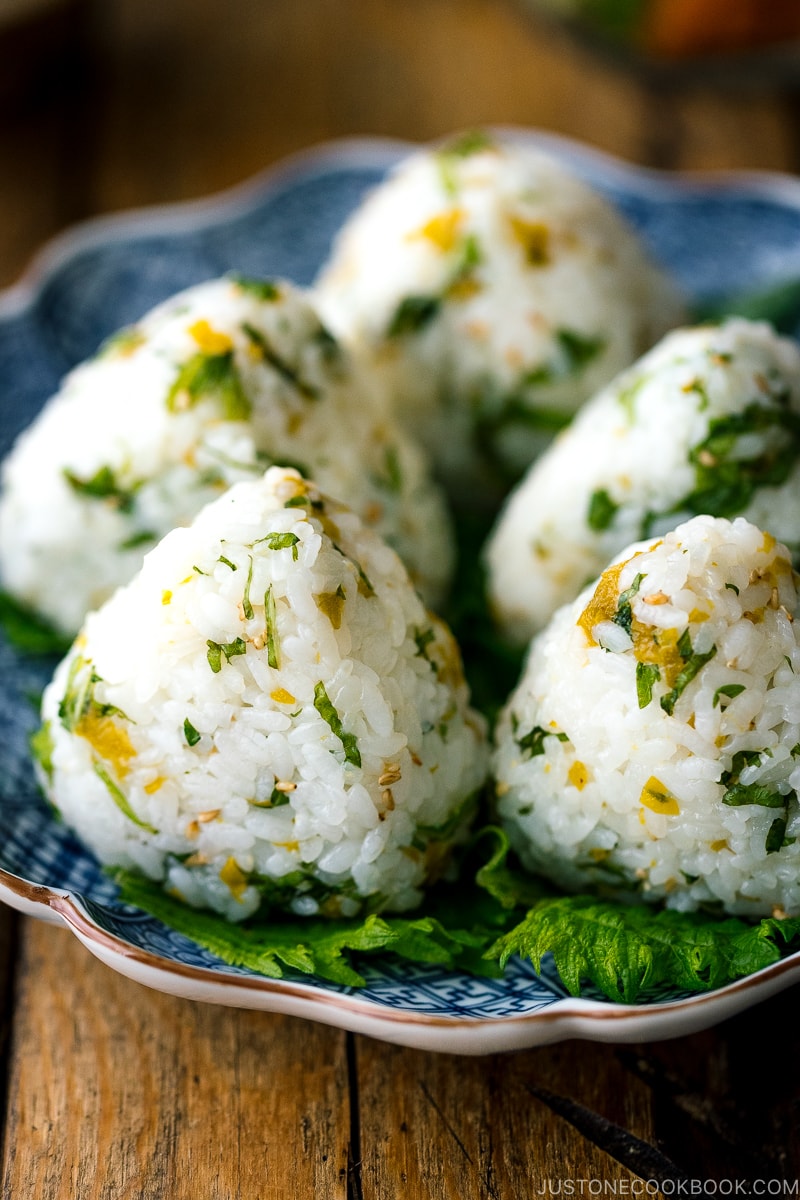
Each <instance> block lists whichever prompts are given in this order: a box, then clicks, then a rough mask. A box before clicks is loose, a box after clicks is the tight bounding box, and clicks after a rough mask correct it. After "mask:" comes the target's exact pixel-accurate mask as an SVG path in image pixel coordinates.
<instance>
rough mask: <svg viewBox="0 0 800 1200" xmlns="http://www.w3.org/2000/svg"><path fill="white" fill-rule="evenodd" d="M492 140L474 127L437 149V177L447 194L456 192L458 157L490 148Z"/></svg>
mask: <svg viewBox="0 0 800 1200" xmlns="http://www.w3.org/2000/svg"><path fill="white" fill-rule="evenodd" d="M493 148H494V142H493V141H492V139H491V138H490V136H489V135H488V134H487V133H484V132H483V130H480V129H475V130H470V131H468V132H467V133H463V134H461V135H460V136H459V137H457V138H454V139H453V141H451V142H448V143H447V144H446V145H444V146H442V148H441V149H440V150H439V152H438V154H437V156H436V158H437V162H438V166H439V178H440V180H441V184H442V187H443V188H444V191H445V193H446V194H447V195H448V196H451V197H452V196H456V195H457V194H458V178H457V176H456V165H457V163H458V161H459V160H460V159H464V158H470V157H471V155H473V154H480V153H481V151H483V150H492V149H493Z"/></svg>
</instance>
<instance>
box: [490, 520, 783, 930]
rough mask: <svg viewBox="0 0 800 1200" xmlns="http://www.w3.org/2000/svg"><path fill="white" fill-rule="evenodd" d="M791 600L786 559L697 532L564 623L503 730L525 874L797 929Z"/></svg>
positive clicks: (629, 554) (747, 541)
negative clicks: (770, 919) (775, 918)
mask: <svg viewBox="0 0 800 1200" xmlns="http://www.w3.org/2000/svg"><path fill="white" fill-rule="evenodd" d="M625 593H627V596H625ZM797 598H798V597H797V576H796V575H795V574H794V572H793V571H792V568H791V563H790V560H789V555H788V552H787V550H786V548H785V547H783V546H781V545H780V544H779V543H776V542H775V540H774V538H772V537H771V536H770V535H769V534H766V533H762V532H761V530H759V529H758V528H756V526H754V525H752V524H750V523H748V522H747V521H745V520H743V519H741V518H737V519H736V520H735V521H733V522H729V521H727V520H723V519H714V518H712V517H708V516H700V517H696V518H694V519H693V520H691V521H689V522H687V523H686V524H684V525H681V526H680V527H679V528H678V529H677V530H675V532H674V533H670V534H668V535H666V536H665V537H664V539H663V540H661V541H654V542H651V543H640V544H637V545H634V546H631V547H629V548H628V549H626V550H625V551H624V553H623V554H622V555H621V556H620V558H619V560H618V562H617V564H616V565H614V566H612V567H610V568H608V569H607V570H606V571H605V572H604V573H603V574H602V575H601V577H600V579H599V581H598V582H597V584H596V585H595V584H593V585H591V586H590V587H588V588H587V589H586V590H585V591H584V592H583V593H582V595H581V596H580V597H579V598H578V599H577V600H575V601H574V602H573V603H572V604H571V605H568V606H566V607H564V608H562V609H560V610H559V612H558V613H557V614H556V616H555V617H554V618H553V620H552V622H551V623H550V625H549V626H548V628H547V629H546V630H545V631H544V632H543V633H542V634H540V635H539V637H538V638H537V639H536V640H535V641H534V642H533V645H532V648H531V652H530V656H529V659H528V662H527V665H526V668H525V671H524V674H523V677H522V679H521V682H520V684H519V686H518V688H517V689H516V691H515V693H514V694H513V696H512V697H511V699H510V700H509V703H508V705H507V707H506V708H505V710H504V712H503V714H502V717H501V720H500V722H499V724H498V731H497V750H496V753H495V758H494V772H495V778H496V792H497V797H498V799H497V804H498V809H499V814H500V816H501V818H502V820H503V823H504V825H505V826H506V828H507V830H508V832H509V835H510V837H511V839H512V842H513V844H514V846H515V847H516V849H517V850H518V851H519V853H520V855H521V857H522V859H523V861H524V862H525V863H526V865H527V866H528V867H529V868H531V869H532V870H535V871H539V872H541V873H542V874H545V875H547V876H549V877H550V878H551V879H553V880H555V881H556V882H557V883H558V884H560V885H561V886H563V887H564V888H566V889H568V890H570V891H579V890H587V889H588V890H591V889H594V888H603V889H605V890H611V891H612V892H613V891H616V892H617V893H621V894H624V893H625V892H626V891H627V892H628V893H629V894H631V895H638V896H640V897H641V898H643V899H646V900H653V901H657V900H664V901H665V902H666V904H667V906H668V907H672V908H677V909H681V910H693V909H697V908H699V907H703V906H711V907H721V908H722V909H723V910H724V911H726V912H729V913H740V914H746V915H752V916H760V915H766V914H770V913H776V914H777V915H780V914H783V913H788V914H791V915H794V914H798V913H800V808H799V807H798V798H797V789H798V787H800V638H798V633H797V626H796V625H795V624H793V619H792V618H793V614H794V612H795V610H796V607H797ZM626 600H627V603H628V604H629V605H630V611H629V613H628V619H627V620H626V614H625V602H626ZM615 618H616V620H615ZM689 664H691V665H689ZM656 669H657V677H656ZM693 671H694V672H695V673H694V676H693V677H692V678H690V677H691V676H692V673H693ZM751 785H761V788H760V789H759V791H758V792H756V790H755V789H754V788H753V787H752V786H751Z"/></svg>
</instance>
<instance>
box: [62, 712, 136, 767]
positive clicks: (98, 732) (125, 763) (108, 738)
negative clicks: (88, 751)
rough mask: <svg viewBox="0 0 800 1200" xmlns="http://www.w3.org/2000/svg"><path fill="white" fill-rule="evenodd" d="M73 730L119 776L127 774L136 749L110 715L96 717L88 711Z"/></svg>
mask: <svg viewBox="0 0 800 1200" xmlns="http://www.w3.org/2000/svg"><path fill="white" fill-rule="evenodd" d="M75 732H76V733H77V735H78V737H82V738H84V739H85V740H86V741H87V742H88V743H89V745H90V746H91V747H92V749H93V750H96V751H97V753H98V754H99V755H100V757H101V758H102V759H105V761H106V762H107V763H110V764H111V766H112V767H113V768H114V771H115V773H116V774H117V775H118V776H119V777H120V778H123V777H124V776H125V775H127V773H128V770H129V763H130V760H131V759H132V758H135V757H136V751H135V750H134V748H133V745H132V744H131V739H130V738H129V737H128V734H127V732H126V731H125V730H124V729H122V728H121V726H119V725H117V723H116V721H114V720H112V718H111V717H98V716H95V714H94V713H92V712H88V713H85V714H84V715H83V716H82V717H81V719H80V721H79V722H78V724H77V725H76V726H75Z"/></svg>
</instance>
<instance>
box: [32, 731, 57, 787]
mask: <svg viewBox="0 0 800 1200" xmlns="http://www.w3.org/2000/svg"><path fill="white" fill-rule="evenodd" d="M29 745H30V748H31V754H32V755H33V757H34V759H35V760H36V762H37V763H38V764H39V766H40V767H41V768H42V770H43V771H44V773H45V775H46V776H47V778H48V779H52V778H53V750H54V749H55V742H54V740H53V730H52V727H51V724H50V722H49V721H45V722H44V723H43V724H42V725H40V726H39V728H38V729H37V730H35V731H34V732H33V733H32V734H31V736H30V741H29Z"/></svg>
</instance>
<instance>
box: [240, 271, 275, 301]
mask: <svg viewBox="0 0 800 1200" xmlns="http://www.w3.org/2000/svg"><path fill="white" fill-rule="evenodd" d="M231 281H232V282H233V283H235V284H236V286H237V287H238V288H239V290H240V291H242V292H249V293H250V295H251V296H255V297H256V299H257V300H266V301H272V300H279V299H280V296H281V292H280V288H279V287H278V285H277V284H276V283H274V282H273V280H271V279H253V278H251V277H250V276H249V275H231Z"/></svg>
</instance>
